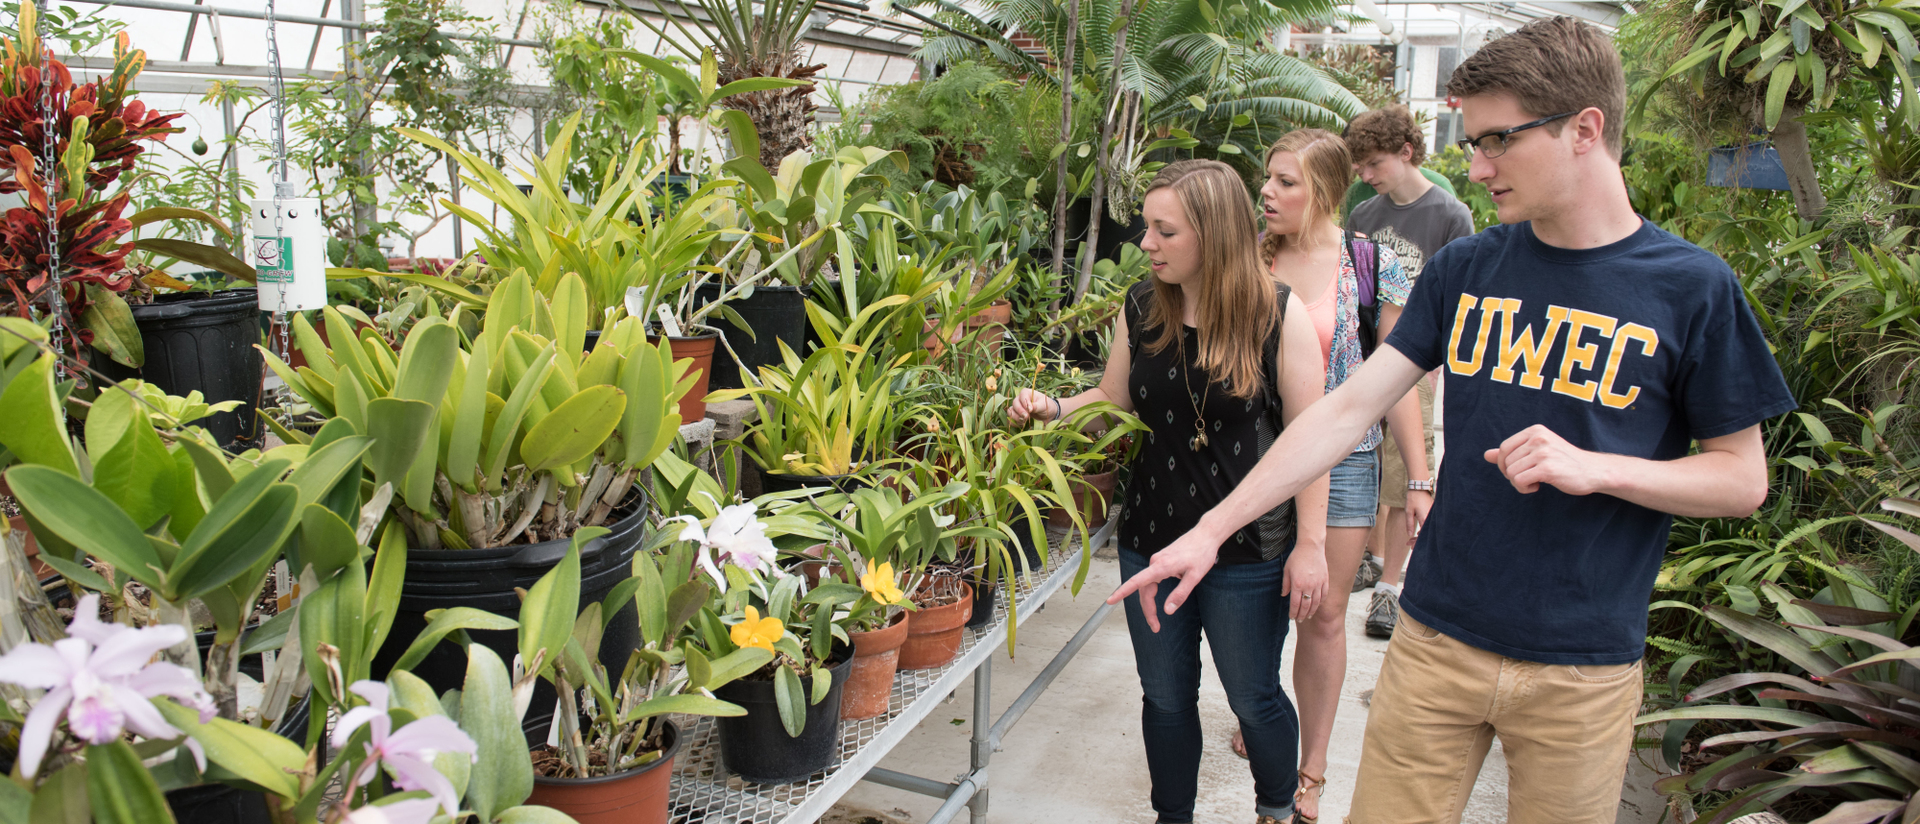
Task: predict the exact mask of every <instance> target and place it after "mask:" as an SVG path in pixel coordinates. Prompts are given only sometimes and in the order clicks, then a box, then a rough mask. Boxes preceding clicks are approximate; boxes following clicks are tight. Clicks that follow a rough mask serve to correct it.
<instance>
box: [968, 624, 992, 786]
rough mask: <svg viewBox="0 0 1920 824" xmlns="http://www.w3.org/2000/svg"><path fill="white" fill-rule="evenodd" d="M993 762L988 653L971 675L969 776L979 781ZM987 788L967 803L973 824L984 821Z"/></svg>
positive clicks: (989, 656) (990, 667) (990, 682)
mask: <svg viewBox="0 0 1920 824" xmlns="http://www.w3.org/2000/svg"><path fill="white" fill-rule="evenodd" d="M992 760H993V654H992V653H989V654H988V655H987V659H986V660H985V661H982V662H980V668H979V669H977V670H974V672H973V757H972V759H971V762H972V767H973V769H972V770H971V773H972V774H973V775H976V776H981V777H982V778H984V777H985V775H986V768H987V762H989V761H992ZM990 791H991V787H990V786H982V787H981V788H980V789H979V791H978V792H975V793H974V795H973V798H972V799H971V800H969V801H968V802H967V810H968V811H969V812H970V813H971V817H970V820H971V821H972V822H973V824H984V822H985V821H986V820H987V793H988V792H990Z"/></svg>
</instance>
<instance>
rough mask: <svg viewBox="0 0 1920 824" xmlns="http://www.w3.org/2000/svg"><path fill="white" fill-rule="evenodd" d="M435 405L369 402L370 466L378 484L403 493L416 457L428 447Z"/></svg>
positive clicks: (398, 400) (415, 402) (368, 457)
mask: <svg viewBox="0 0 1920 824" xmlns="http://www.w3.org/2000/svg"><path fill="white" fill-rule="evenodd" d="M434 411H435V406H434V404H433V403H428V402H427V401H420V400H402V399H399V398H376V399H374V400H372V401H369V402H368V403H367V430H366V431H367V434H369V435H372V436H373V438H374V445H373V448H372V449H371V450H370V451H369V452H368V453H367V465H368V467H369V468H371V469H372V470H373V477H374V479H375V482H376V483H391V484H393V486H394V489H395V490H403V489H404V487H405V481H406V477H407V471H408V470H410V469H412V468H413V462H414V458H415V457H416V456H417V455H418V454H419V452H420V450H422V449H425V448H427V447H428V444H429V442H430V439H429V435H430V434H431V427H432V425H433V414H434Z"/></svg>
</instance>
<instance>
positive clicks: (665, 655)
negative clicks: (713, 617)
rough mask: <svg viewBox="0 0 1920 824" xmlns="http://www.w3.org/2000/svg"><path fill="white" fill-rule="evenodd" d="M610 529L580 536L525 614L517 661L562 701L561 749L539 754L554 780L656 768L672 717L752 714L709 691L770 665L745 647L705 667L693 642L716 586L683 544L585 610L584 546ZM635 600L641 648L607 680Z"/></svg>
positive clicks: (539, 767) (640, 562) (539, 768)
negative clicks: (616, 625) (608, 651)
mask: <svg viewBox="0 0 1920 824" xmlns="http://www.w3.org/2000/svg"><path fill="white" fill-rule="evenodd" d="M606 531H607V530H606V529H604V528H602V527H586V528H583V529H581V530H580V531H578V532H576V533H574V536H573V541H572V543H571V544H570V545H569V546H568V548H567V554H566V556H565V557H563V558H562V559H561V560H560V563H559V564H557V565H555V566H554V568H553V569H552V570H549V571H548V572H547V574H546V575H544V576H541V579H540V580H539V581H538V582H536V583H535V584H534V585H533V587H532V588H531V589H529V590H528V591H527V598H526V603H525V606H524V607H523V608H522V611H521V616H522V620H521V622H520V660H522V661H524V662H529V663H528V664H527V668H528V671H529V672H530V673H538V674H540V675H542V676H544V677H546V678H548V679H550V680H552V681H553V684H554V690H555V692H557V693H558V694H559V696H560V707H559V710H558V711H557V712H555V713H554V723H555V724H556V725H558V726H559V733H558V735H557V736H556V740H557V741H558V742H559V743H558V745H556V746H553V747H551V748H550V752H551V755H550V757H542V753H543V751H542V750H536V755H535V761H536V764H535V771H536V772H538V773H540V774H541V775H545V776H547V777H549V778H588V777H593V776H603V775H613V774H615V773H619V772H624V771H627V770H631V769H634V768H637V767H640V766H644V765H646V764H648V763H651V762H652V761H654V760H657V759H658V758H659V757H660V756H661V755H662V751H663V749H664V747H663V744H664V741H663V740H662V735H663V734H664V732H665V729H666V727H665V725H664V723H663V722H664V721H665V720H666V719H665V717H664V716H665V715H667V714H668V713H678V714H687V715H706V716H731V715H743V714H745V713H746V710H744V709H741V708H740V707H739V706H737V705H734V704H730V703H727V702H725V701H721V700H719V699H716V698H713V697H712V693H711V691H712V690H713V689H714V688H717V687H720V686H722V685H724V684H726V683H728V682H730V681H733V680H734V679H735V678H738V677H739V676H741V675H744V674H746V673H749V672H752V671H754V670H757V669H759V668H761V667H762V666H765V665H766V663H767V662H768V661H769V660H772V658H773V655H772V653H771V652H769V651H767V650H763V649H759V648H755V647H745V648H742V649H738V650H735V651H733V652H732V653H730V654H728V655H726V656H722V657H720V658H717V659H713V660H708V659H707V658H705V657H703V656H702V655H701V653H700V651H699V649H698V647H695V646H694V645H692V644H691V643H690V642H689V641H687V640H686V638H685V636H686V633H687V632H688V630H689V622H690V621H692V620H693V618H694V616H695V615H697V614H698V613H699V610H700V608H701V607H702V605H704V604H706V602H707V600H708V597H709V594H710V588H709V587H708V585H707V582H706V581H705V580H703V579H702V578H701V577H700V576H699V574H698V571H697V570H696V569H695V567H694V558H693V546H692V545H691V544H688V543H686V542H684V541H673V543H672V544H671V545H670V546H669V547H668V549H667V552H666V553H665V554H663V555H660V556H658V557H656V555H655V553H654V552H652V551H647V552H641V553H638V554H636V555H635V556H634V559H633V572H634V575H633V577H632V578H628V579H626V580H625V581H622V582H621V583H619V584H617V585H615V587H614V590H613V592H612V593H610V594H609V595H608V596H607V599H606V600H604V601H601V602H598V603H591V604H587V605H586V606H585V607H584V608H582V607H580V606H579V600H580V547H581V545H582V544H584V543H586V542H587V541H590V540H593V539H594V538H597V537H599V536H600V535H603V534H605V533H606ZM658 537H659V538H661V539H671V538H672V536H671V534H670V533H665V532H663V533H661V535H660V536H658ZM629 602H631V603H632V604H633V605H634V606H635V607H636V608H637V614H638V620H639V623H640V639H641V645H640V648H639V649H638V650H636V651H635V652H634V655H633V656H632V657H631V658H630V659H629V661H628V663H627V665H626V669H625V671H623V672H621V673H619V674H617V675H612V676H611V677H610V674H609V673H608V672H607V670H606V667H605V666H603V665H602V664H601V663H600V641H601V638H602V637H603V635H604V634H605V632H606V629H607V627H608V625H609V624H611V623H612V622H613V621H614V620H616V619H617V618H618V617H619V614H620V612H621V610H622V609H623V608H624V607H625V606H626V604H627V603H629ZM576 613H577V615H576ZM583 721H584V723H583Z"/></svg>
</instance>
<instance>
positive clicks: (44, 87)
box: [34, 0, 79, 372]
mask: <svg viewBox="0 0 1920 824" xmlns="http://www.w3.org/2000/svg"><path fill="white" fill-rule="evenodd" d="M36 4H37V5H39V6H40V11H41V13H40V14H37V15H35V16H34V23H35V26H34V27H35V28H36V29H42V28H43V27H42V26H41V25H40V21H41V20H42V19H44V18H45V17H46V12H47V2H46V0H36ZM34 34H35V36H36V37H37V38H38V39H39V41H40V46H41V55H40V169H41V178H42V180H43V181H44V182H45V185H46V195H47V270H46V271H47V286H46V289H47V308H48V309H49V310H50V311H51V312H52V313H53V319H52V320H53V325H52V328H51V329H50V330H49V334H50V337H51V338H52V341H53V347H54V352H55V353H56V354H64V350H65V346H64V344H63V343H62V342H61V340H60V334H61V332H63V331H65V332H66V333H67V334H68V335H70V336H71V335H72V334H73V330H72V329H70V328H68V327H67V322H66V321H67V294H66V286H65V284H63V283H62V282H61V280H60V172H59V166H58V163H59V147H58V145H57V144H58V143H59V141H60V115H59V113H58V112H56V111H55V110H54V108H53V63H54V55H53V46H52V44H51V43H49V42H48V41H47V38H46V35H45V34H44V33H43V32H42V31H35V32H34ZM75 197H78V194H77V193H76V195H75ZM76 342H77V339H76ZM74 354H76V355H77V354H79V352H78V346H76V347H75V353H74ZM56 361H57V362H58V363H60V364H61V369H62V371H68V372H70V371H71V370H69V369H67V368H66V366H65V363H66V359H65V358H58V359H56Z"/></svg>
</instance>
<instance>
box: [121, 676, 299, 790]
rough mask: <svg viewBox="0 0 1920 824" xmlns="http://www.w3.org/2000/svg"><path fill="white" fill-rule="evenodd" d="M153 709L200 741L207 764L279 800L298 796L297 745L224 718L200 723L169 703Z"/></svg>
mask: <svg viewBox="0 0 1920 824" xmlns="http://www.w3.org/2000/svg"><path fill="white" fill-rule="evenodd" d="M153 706H154V708H155V709H158V710H159V711H160V714H161V715H163V716H166V719H167V723H169V724H172V725H174V726H175V727H178V728H179V729H180V731H181V732H184V733H186V734H187V735H188V736H189V737H191V738H192V739H193V740H195V741H198V742H200V747H201V748H202V749H204V750H206V751H207V760H208V761H209V762H211V763H214V764H218V765H220V766H221V767H223V768H225V769H226V770H227V771H229V772H232V773H233V774H235V775H238V776H240V777H241V778H244V779H246V780H248V781H251V782H253V783H255V784H258V785H260V786H261V787H264V788H266V790H267V791H268V792H271V793H273V794H274V795H277V796H280V797H282V798H294V797H297V796H298V795H299V794H300V782H299V779H297V778H295V777H294V773H296V772H298V771H299V770H300V768H301V767H302V766H303V765H305V764H306V761H307V753H306V751H304V750H302V749H301V748H300V746H299V745H298V744H295V743H293V742H292V741H289V740H287V739H285V738H283V737H281V736H279V735H276V734H274V733H272V732H270V731H267V730H263V729H260V728H258V727H253V726H249V725H246V724H240V723H237V722H234V721H229V720H227V719H225V718H215V719H213V720H212V721H210V722H208V723H206V724H202V723H200V714H199V713H198V712H196V711H194V710H190V709H187V708H186V707H182V706H180V705H179V704H175V703H173V702H172V701H167V700H161V701H155V702H153Z"/></svg>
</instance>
